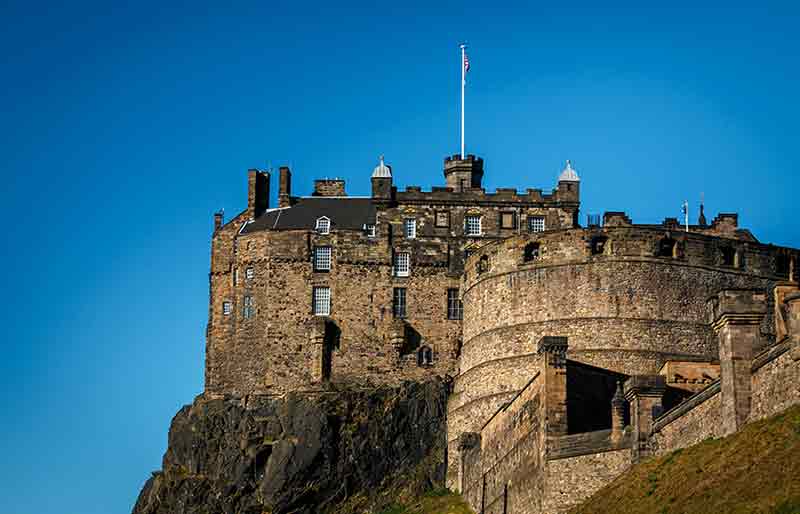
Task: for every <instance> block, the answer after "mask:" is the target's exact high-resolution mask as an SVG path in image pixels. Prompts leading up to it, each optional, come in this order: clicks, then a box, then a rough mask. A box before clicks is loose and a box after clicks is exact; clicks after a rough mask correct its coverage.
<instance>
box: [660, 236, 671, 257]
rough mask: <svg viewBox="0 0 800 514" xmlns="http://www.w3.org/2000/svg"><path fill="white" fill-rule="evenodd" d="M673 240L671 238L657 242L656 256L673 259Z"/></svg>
mask: <svg viewBox="0 0 800 514" xmlns="http://www.w3.org/2000/svg"><path fill="white" fill-rule="evenodd" d="M675 246H676V243H675V240H674V239H672V238H671V237H665V238H664V239H662V240H661V241H659V242H658V249H657V251H656V255H657V256H658V257H670V258H671V257H675Z"/></svg>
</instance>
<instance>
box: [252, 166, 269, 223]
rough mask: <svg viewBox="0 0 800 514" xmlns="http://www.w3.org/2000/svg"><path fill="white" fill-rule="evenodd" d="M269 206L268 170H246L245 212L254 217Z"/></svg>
mask: <svg viewBox="0 0 800 514" xmlns="http://www.w3.org/2000/svg"><path fill="white" fill-rule="evenodd" d="M268 208H269V172H267V171H259V170H257V169H250V170H247V214H248V215H249V217H250V219H256V218H258V217H259V216H261V214H262V213H263V212H264V211H266V210H267V209H268Z"/></svg>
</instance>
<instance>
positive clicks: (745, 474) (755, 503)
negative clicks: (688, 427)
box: [570, 406, 800, 514]
mask: <svg viewBox="0 0 800 514" xmlns="http://www.w3.org/2000/svg"><path fill="white" fill-rule="evenodd" d="M619 512H624V513H626V514H639V513H641V514H645V513H647V514H651V513H662V514H674V513H698V514H700V513H703V514H705V513H716V512H719V513H722V512H724V513H726V514H728V513H729V514H737V513H742V514H744V513H748V514H749V513H762V514H800V406H795V407H792V408H790V409H788V410H786V411H785V412H783V413H782V414H779V415H777V416H774V417H772V418H769V419H765V420H762V421H759V422H756V423H752V424H750V425H747V426H746V427H744V429H743V430H742V431H740V432H739V433H737V434H734V435H732V436H730V437H726V438H723V439H708V440H706V441H703V442H701V443H699V444H697V445H695V446H691V447H689V448H684V449H682V450H677V451H674V452H672V453H670V454H668V455H663V456H660V457H657V458H653V459H650V460H647V461H644V462H642V463H640V464H638V465H637V466H634V467H633V468H631V469H630V470H628V472H626V473H624V474H623V475H622V476H620V477H619V478H617V479H616V480H615V481H614V482H612V483H611V484H610V485H609V486H607V487H605V488H604V489H601V490H600V491H598V492H597V494H595V495H594V496H593V497H592V498H590V499H589V500H588V501H586V502H585V503H584V504H583V505H581V506H579V507H576V508H574V509H572V510H571V511H570V513H571V514H611V513H619Z"/></svg>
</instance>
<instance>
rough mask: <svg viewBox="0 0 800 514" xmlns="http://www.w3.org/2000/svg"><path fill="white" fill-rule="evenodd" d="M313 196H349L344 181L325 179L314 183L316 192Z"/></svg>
mask: <svg viewBox="0 0 800 514" xmlns="http://www.w3.org/2000/svg"><path fill="white" fill-rule="evenodd" d="M311 196H347V193H345V192H344V180H342V179H338V178H332V179H331V178H323V179H317V180H315V181H314V192H313V193H312V194H311Z"/></svg>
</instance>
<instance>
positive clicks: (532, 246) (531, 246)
mask: <svg viewBox="0 0 800 514" xmlns="http://www.w3.org/2000/svg"><path fill="white" fill-rule="evenodd" d="M539 250H540V245H539V243H528V244H527V245H525V250H524V252H523V255H522V260H523V262H532V261H535V260H537V259H538V258H539Z"/></svg>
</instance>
